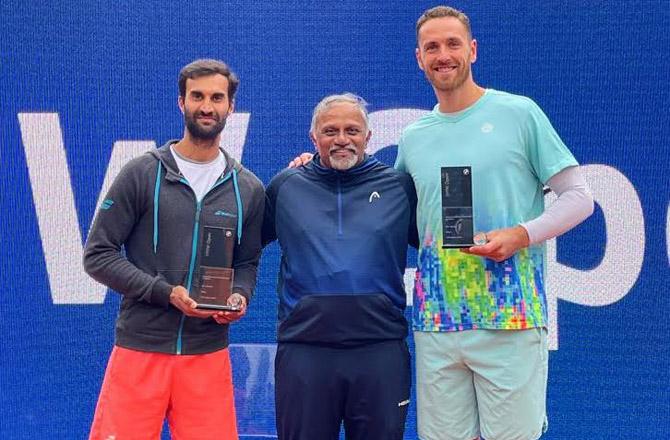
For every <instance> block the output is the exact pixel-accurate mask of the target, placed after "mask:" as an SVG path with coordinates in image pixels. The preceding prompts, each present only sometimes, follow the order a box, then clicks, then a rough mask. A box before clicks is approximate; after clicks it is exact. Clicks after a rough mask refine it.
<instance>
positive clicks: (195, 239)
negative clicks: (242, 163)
mask: <svg viewBox="0 0 670 440" xmlns="http://www.w3.org/2000/svg"><path fill="white" fill-rule="evenodd" d="M231 175H232V171H231V172H229V173H228V174H227V175H226V176H225V177H222V178H221V179H219V180H218V181H217V182H216V183H215V184H214V185H212V187H211V188H210V189H209V190H208V191H207V192H206V193H205V195H203V196H202V199H200V201H199V202H196V204H195V224H194V225H193V241H192V242H191V261H190V263H189V266H188V279H187V281H186V290H187V291H188V292H189V293H191V285H192V284H193V272H194V270H195V260H196V256H197V255H198V236H199V235H200V234H199V232H200V213H201V211H202V202H203V201H204V200H205V198H206V197H207V195H208V194H209V193H210V192H212V190H213V189H214V188H216V187H218V186H219V185H221V184H222V183H223V182H225V181H226V180H228V179H230V176H231ZM179 181H180V182H181V183H183V184H185V185H186V186H187V187H189V188H190V189H191V191H192V192H193V196H195V192H194V191H193V188H191V185H189V183H188V180H186V179H184V178H183V177H182V178H181V179H179ZM185 321H186V315H184V314H182V315H181V319H180V320H179V329H178V330H177V349H176V352H177V354H181V352H182V334H183V333H184V322H185Z"/></svg>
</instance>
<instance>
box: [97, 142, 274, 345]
mask: <svg viewBox="0 0 670 440" xmlns="http://www.w3.org/2000/svg"><path fill="white" fill-rule="evenodd" d="M175 142H176V141H169V142H168V143H167V144H165V145H163V146H162V147H161V148H159V149H156V150H152V151H149V152H147V153H145V154H144V155H142V156H140V157H138V158H136V159H133V160H131V161H130V162H128V163H127V164H126V165H125V166H124V168H123V169H122V170H121V172H120V173H119V175H118V176H117V178H116V179H115V180H114V183H113V184H112V186H111V188H110V190H109V192H108V193H107V195H106V197H105V200H104V202H103V203H102V205H101V208H100V210H99V211H98V213H97V214H96V218H95V221H94V222H93V226H92V227H91V230H90V232H89V235H88V239H87V241H86V246H85V248H84V268H85V270H86V272H87V273H88V274H89V275H90V276H91V277H93V278H94V279H95V280H97V281H99V282H101V283H102V284H105V285H106V286H108V287H110V288H111V289H114V290H115V291H117V292H119V293H121V294H122V295H123V300H122V301H121V306H120V310H119V315H118V317H117V320H116V335H115V336H116V340H115V343H116V345H119V346H122V347H126V348H131V349H135V350H142V351H151V352H160V353H173V354H199V353H210V352H213V351H216V350H219V349H222V348H225V347H227V346H228V325H220V324H217V323H216V322H215V321H214V320H213V319H211V318H210V319H201V318H190V317H187V316H185V315H183V314H182V312H181V311H180V310H179V309H177V308H176V307H174V306H172V305H171V304H170V292H171V291H172V288H173V286H176V285H182V286H184V287H186V288H187V289H191V288H193V280H194V278H196V277H197V271H198V268H199V261H200V253H201V252H200V248H201V246H200V241H201V237H202V230H203V227H205V226H217V227H225V228H231V229H233V230H234V231H235V234H236V240H235V243H236V244H235V247H234V251H233V259H232V267H233V269H234V270H235V276H234V284H233V291H234V292H238V293H240V294H242V295H243V296H245V297H246V298H247V302H249V300H250V299H251V296H252V294H253V290H254V287H255V285H256V270H257V267H258V260H259V258H260V253H261V227H262V224H263V211H264V202H265V194H264V190H263V185H262V183H261V182H260V181H259V180H258V178H257V177H256V176H255V175H254V174H253V173H251V172H250V171H249V170H247V169H245V168H244V167H242V165H240V164H239V162H237V161H236V160H235V159H233V158H232V157H230V156H229V155H228V154H227V153H226V152H225V151H223V154H224V156H225V158H226V169H225V171H224V173H223V174H222V175H221V178H220V179H219V180H218V181H217V183H216V184H215V185H214V186H213V187H212V189H210V190H209V192H208V193H207V194H206V195H205V196H204V197H203V199H202V200H201V202H200V203H197V202H196V198H195V194H194V192H193V190H192V189H191V187H190V186H189V185H188V182H187V181H186V179H185V178H184V177H183V176H182V175H181V174H180V172H179V169H178V167H177V164H176V162H175V160H174V157H173V156H172V153H171V152H170V145H171V144H173V143H175Z"/></svg>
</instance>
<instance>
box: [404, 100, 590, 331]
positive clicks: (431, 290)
mask: <svg viewBox="0 0 670 440" xmlns="http://www.w3.org/2000/svg"><path fill="white" fill-rule="evenodd" d="M574 165H577V161H576V160H575V158H574V157H573V155H572V154H571V153H570V151H569V150H568V149H567V147H566V146H565V144H564V143H563V142H562V141H561V139H560V138H559V136H558V134H557V133H556V130H554V128H553V127H552V126H551V123H550V122H549V120H548V119H547V117H546V115H545V114H544V113H543V112H542V110H541V109H540V108H539V107H538V106H537V104H535V103H534V102H533V101H532V100H530V99H529V98H526V97H523V96H517V95H512V94H510V93H505V92H500V91H496V90H492V89H487V90H486V92H485V93H484V95H483V96H482V97H481V98H480V99H479V100H477V102H475V103H474V104H473V105H472V106H470V107H468V108H467V109H465V110H463V111H461V112H458V113H453V114H445V113H441V112H440V111H439V109H438V106H436V107H435V109H434V110H433V111H432V112H431V113H429V114H427V115H425V116H424V117H422V118H420V119H419V120H417V121H416V122H414V123H413V124H411V125H410V126H408V127H407V128H405V130H404V131H403V134H402V136H401V138H400V142H399V143H398V157H397V160H396V168H397V169H399V170H402V171H405V172H407V173H409V174H410V175H411V176H412V178H413V179H414V184H415V186H416V191H417V195H418V206H417V223H418V227H419V238H420V243H421V245H420V248H419V256H418V263H417V271H416V278H415V285H414V311H413V321H414V328H415V329H416V330H420V331H458V330H468V329H478V328H482V329H524V328H532V327H546V326H547V300H546V294H545V279H546V277H545V260H546V257H545V253H546V252H545V246H544V244H542V245H535V246H531V247H529V248H527V249H523V250H521V251H519V252H518V253H517V254H515V255H514V256H512V257H510V258H509V259H507V260H505V261H503V262H500V263H496V262H495V261H493V260H490V259H486V258H482V257H478V256H474V255H468V254H465V253H462V252H460V251H459V250H457V249H443V248H442V197H441V185H440V169H441V168H442V167H448V166H470V167H471V168H472V194H473V215H474V219H473V221H474V230H475V232H478V231H484V232H487V231H492V230H494V229H500V228H507V227H511V226H515V225H518V224H519V223H522V222H525V221H528V220H531V219H534V218H536V217H538V216H539V215H540V214H542V212H543V211H544V195H543V185H544V183H546V182H547V181H548V180H549V179H550V178H551V177H552V176H553V175H555V174H556V173H558V172H559V171H561V170H562V169H564V168H566V167H570V166H574Z"/></svg>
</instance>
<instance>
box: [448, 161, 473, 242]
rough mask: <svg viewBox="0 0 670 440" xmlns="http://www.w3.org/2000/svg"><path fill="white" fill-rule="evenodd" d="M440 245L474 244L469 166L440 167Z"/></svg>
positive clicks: (470, 172) (470, 170)
mask: <svg viewBox="0 0 670 440" xmlns="http://www.w3.org/2000/svg"><path fill="white" fill-rule="evenodd" d="M440 177H441V179H440V180H441V183H442V247H443V248H467V247H470V246H474V239H473V235H474V231H473V228H474V225H473V221H472V169H471V167H442V168H441V176H440Z"/></svg>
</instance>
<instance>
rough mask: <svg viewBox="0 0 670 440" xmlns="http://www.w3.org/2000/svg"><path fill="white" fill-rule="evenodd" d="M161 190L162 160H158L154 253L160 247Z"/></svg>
mask: <svg viewBox="0 0 670 440" xmlns="http://www.w3.org/2000/svg"><path fill="white" fill-rule="evenodd" d="M160 191H161V161H160V160H159V161H158V169H157V170H156V184H155V185H154V254H156V251H157V249H158V195H159V194H160Z"/></svg>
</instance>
